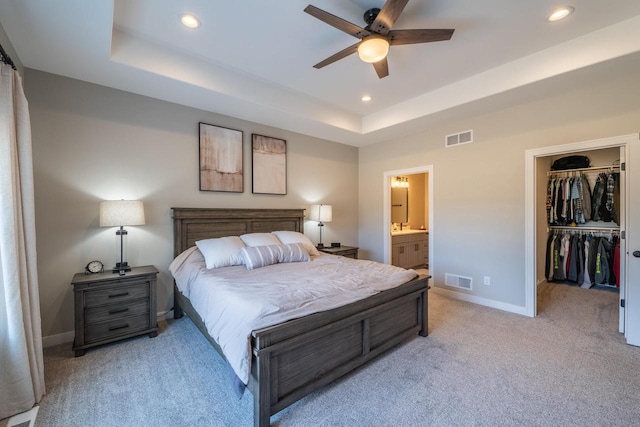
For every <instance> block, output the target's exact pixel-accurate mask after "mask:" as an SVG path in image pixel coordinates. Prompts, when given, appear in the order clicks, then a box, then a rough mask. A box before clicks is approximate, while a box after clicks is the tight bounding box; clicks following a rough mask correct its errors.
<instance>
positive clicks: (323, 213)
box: [309, 205, 333, 249]
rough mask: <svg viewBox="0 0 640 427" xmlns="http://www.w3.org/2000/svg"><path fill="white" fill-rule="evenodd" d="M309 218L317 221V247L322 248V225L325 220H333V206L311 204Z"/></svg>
mask: <svg viewBox="0 0 640 427" xmlns="http://www.w3.org/2000/svg"><path fill="white" fill-rule="evenodd" d="M309 219H310V220H311V221H318V227H320V242H319V243H318V248H319V249H320V248H324V245H323V244H322V227H324V223H325V222H331V221H332V220H333V208H332V206H331V205H311V211H310V212H309Z"/></svg>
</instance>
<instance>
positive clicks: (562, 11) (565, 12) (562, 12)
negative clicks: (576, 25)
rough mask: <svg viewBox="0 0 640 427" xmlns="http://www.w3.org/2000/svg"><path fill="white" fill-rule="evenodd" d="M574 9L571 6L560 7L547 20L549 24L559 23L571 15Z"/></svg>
mask: <svg viewBox="0 0 640 427" xmlns="http://www.w3.org/2000/svg"><path fill="white" fill-rule="evenodd" d="M574 10H575V9H574V8H573V7H571V6H562V7H559V8H557V9H556V10H554V11H553V12H551V15H549V17H548V18H547V21H549V22H555V21H560V20H561V19H564V18H566V17H567V16H569V15H571V14H572V13H573V11H574Z"/></svg>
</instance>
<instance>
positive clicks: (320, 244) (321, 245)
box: [316, 243, 324, 249]
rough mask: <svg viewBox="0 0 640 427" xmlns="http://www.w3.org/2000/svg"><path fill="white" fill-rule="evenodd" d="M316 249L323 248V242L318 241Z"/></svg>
mask: <svg viewBox="0 0 640 427" xmlns="http://www.w3.org/2000/svg"><path fill="white" fill-rule="evenodd" d="M316 247H317V248H318V249H324V244H322V243H318V246H316Z"/></svg>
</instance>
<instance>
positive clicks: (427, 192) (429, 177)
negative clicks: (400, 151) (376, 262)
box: [382, 165, 434, 275]
mask: <svg viewBox="0 0 640 427" xmlns="http://www.w3.org/2000/svg"><path fill="white" fill-rule="evenodd" d="M403 188H405V189H406V190H403ZM383 194H384V197H383V199H384V206H383V221H384V223H383V227H382V230H383V233H384V239H383V241H384V262H385V263H387V264H392V263H393V261H395V263H396V264H398V255H399V254H398V253H397V252H398V248H397V247H396V248H395V252H394V247H393V238H394V236H395V237H396V240H397V236H398V235H402V237H401V238H409V239H412V238H419V237H420V236H424V235H425V232H426V237H427V238H426V244H422V243H413V244H412V248H413V246H416V245H419V246H418V247H419V249H420V251H419V255H420V256H419V257H418V258H420V259H419V260H412V259H411V256H407V253H406V252H405V253H403V254H400V263H401V264H403V265H402V266H404V267H413V266H414V265H413V264H416V265H422V264H426V265H427V268H428V269H429V274H431V275H433V269H434V262H433V260H434V256H433V252H432V251H431V247H432V242H433V231H434V230H433V166H432V165H429V166H419V167H415V168H408V169H398V170H392V171H386V172H384V174H383ZM394 205H396V206H394ZM394 228H395V229H394ZM421 228H422V229H423V230H420V229H421ZM411 233H415V235H412V234H411ZM423 240H424V239H423ZM396 246H397V245H396ZM400 250H402V248H401V249H400ZM403 258H404V259H403ZM423 260H424V262H423ZM405 263H408V264H407V265H404V264H405ZM409 264H411V265H409Z"/></svg>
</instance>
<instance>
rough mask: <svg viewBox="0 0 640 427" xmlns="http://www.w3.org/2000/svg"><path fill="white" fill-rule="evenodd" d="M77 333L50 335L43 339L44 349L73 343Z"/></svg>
mask: <svg viewBox="0 0 640 427" xmlns="http://www.w3.org/2000/svg"><path fill="white" fill-rule="evenodd" d="M75 336H76V333H75V331H68V332H63V333H61V334H56V335H49V336H47V337H42V347H44V348H47V347H53V346H56V345H60V344H67V343H71V342H73V339H74V338H75Z"/></svg>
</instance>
